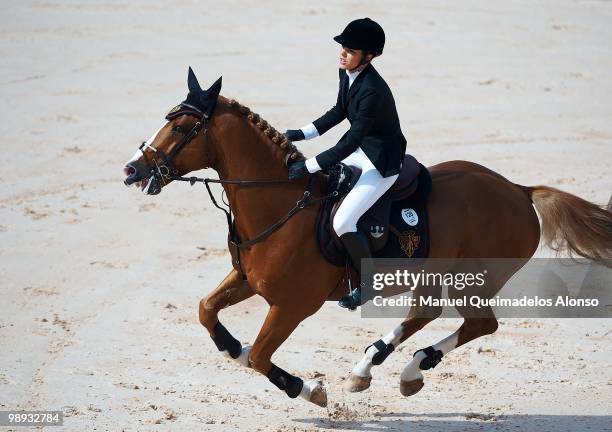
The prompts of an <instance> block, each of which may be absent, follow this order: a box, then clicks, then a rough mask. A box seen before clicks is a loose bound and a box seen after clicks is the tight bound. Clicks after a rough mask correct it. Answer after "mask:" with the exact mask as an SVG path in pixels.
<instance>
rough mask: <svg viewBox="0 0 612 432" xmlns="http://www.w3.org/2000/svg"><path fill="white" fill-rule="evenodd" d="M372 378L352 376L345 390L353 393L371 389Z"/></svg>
mask: <svg viewBox="0 0 612 432" xmlns="http://www.w3.org/2000/svg"><path fill="white" fill-rule="evenodd" d="M371 382H372V377H371V376H370V377H361V376H359V375H355V374H350V375H349V377H348V378H347V380H346V383H345V384H344V388H345V389H346V390H347V391H350V392H351V393H356V392H362V391H364V390H367V389H368V388H370V383H371Z"/></svg>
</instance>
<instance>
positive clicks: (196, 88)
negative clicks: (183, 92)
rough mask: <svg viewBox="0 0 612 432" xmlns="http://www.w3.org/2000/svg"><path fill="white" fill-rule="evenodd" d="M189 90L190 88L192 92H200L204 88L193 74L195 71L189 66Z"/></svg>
mask: <svg viewBox="0 0 612 432" xmlns="http://www.w3.org/2000/svg"><path fill="white" fill-rule="evenodd" d="M187 88H189V91H190V92H200V91H202V88H201V87H200V83H199V82H198V79H197V78H196V76H195V73H193V69H191V66H189V73H188V74H187Z"/></svg>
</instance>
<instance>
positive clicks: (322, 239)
mask: <svg viewBox="0 0 612 432" xmlns="http://www.w3.org/2000/svg"><path fill="white" fill-rule="evenodd" d="M328 175H329V179H328V190H327V193H328V194H330V193H331V192H334V191H337V192H338V193H337V196H332V197H330V198H328V199H326V200H325V201H324V202H323V204H322V205H321V207H320V208H319V213H318V215H317V223H316V233H317V244H318V246H319V250H320V251H321V254H322V255H323V256H324V257H325V259H326V260H327V261H328V262H329V263H330V264H333V265H335V266H339V267H343V266H345V265H346V262H347V254H346V251H345V248H344V246H343V245H342V241H341V240H340V238H339V237H338V235H337V234H336V232H335V231H334V229H333V225H332V220H333V217H334V215H335V214H336V211H337V209H338V207H339V206H340V204H341V203H342V201H343V200H344V198H345V197H346V194H347V193H348V192H349V191H350V190H351V189H352V188H353V186H354V185H355V183H356V182H357V180H358V179H359V176H360V175H361V169H360V168H358V167H355V166H347V165H344V164H338V165H336V166H335V167H333V168H331V169H330V170H329V172H328ZM431 185H432V181H431V175H430V173H429V170H428V169H427V168H426V167H425V166H423V165H422V164H421V163H419V162H418V161H417V160H416V159H415V158H414V157H413V156H411V155H405V157H404V162H403V164H402V168H401V171H400V173H399V176H398V178H397V180H396V181H395V183H394V184H393V186H391V188H389V190H387V191H386V192H385V193H384V194H383V195H382V196H381V197H380V198H379V199H378V201H376V202H375V203H374V205H373V206H372V207H370V209H368V211H366V212H365V213H364V214H363V215H362V216H361V218H360V219H359V221H358V222H357V230H358V231H361V232H363V233H364V234H366V236H367V238H368V240H369V244H370V250H371V251H372V256H373V257H376V258H383V257H384V258H402V257H403V258H406V257H410V258H425V257H427V255H428V253H429V222H428V215H427V206H426V202H427V198H428V197H429V193H430V192H431Z"/></svg>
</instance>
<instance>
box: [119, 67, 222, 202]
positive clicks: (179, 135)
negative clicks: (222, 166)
mask: <svg viewBox="0 0 612 432" xmlns="http://www.w3.org/2000/svg"><path fill="white" fill-rule="evenodd" d="M187 86H188V88H189V93H188V94H187V97H186V98H185V100H184V101H183V102H181V103H180V104H178V105H177V106H175V107H174V108H172V110H170V112H169V113H168V114H167V115H166V123H164V125H162V127H161V128H159V130H158V131H157V132H155V133H154V134H153V136H151V138H149V139H148V140H147V141H145V142H143V143H142V144H141V146H140V147H139V148H138V150H137V151H136V153H135V154H134V156H133V157H132V158H131V159H130V160H129V161H128V162H127V163H126V164H125V166H124V168H123V172H124V174H125V176H126V177H125V179H124V183H125V184H126V185H127V186H130V185H133V184H140V187H141V189H142V191H143V192H144V193H145V194H148V195H157V194H158V193H160V192H161V190H162V188H163V187H164V186H165V185H167V184H168V183H170V182H171V181H172V179H173V178H174V177H177V176H182V175H184V174H186V173H188V172H191V171H195V170H198V169H202V168H207V167H208V166H210V160H209V159H210V158H209V157H208V156H209V155H205V154H204V155H203V148H205V145H204V142H203V140H205V139H206V134H207V128H208V126H209V121H210V120H211V118H212V115H213V111H214V109H215V106H216V104H217V99H218V97H219V92H220V91H221V77H219V79H217V80H216V81H215V82H214V83H213V84H212V85H211V86H210V87H209V88H208V89H206V90H203V89H202V88H201V87H200V84H199V83H198V80H197V78H196V76H195V73H194V72H193V70H192V69H191V67H190V68H189V73H188V76H187ZM205 152H206V151H204V153H205Z"/></svg>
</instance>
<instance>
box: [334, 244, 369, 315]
mask: <svg viewBox="0 0 612 432" xmlns="http://www.w3.org/2000/svg"><path fill="white" fill-rule="evenodd" d="M340 240H342V244H343V245H344V247H345V248H346V251H347V252H348V255H349V257H350V258H351V262H352V263H353V267H354V268H355V270H357V273H358V274H359V282H358V284H357V287H356V288H355V289H354V290H353V292H352V293H350V294H347V295H345V296H344V297H342V298H341V299H340V301H339V302H338V304H339V305H340V306H342V307H343V308H348V309H350V310H355V309H357V306H360V305H361V285H362V278H361V275H362V273H363V272H362V271H361V259H362V258H372V254H371V253H370V245H369V243H368V239H367V238H366V236H365V235H364V234H363V233H360V232H347V233H345V234H342V235H341V236H340Z"/></svg>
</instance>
